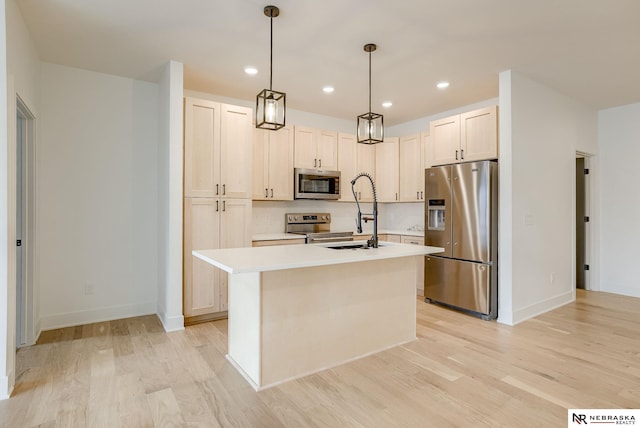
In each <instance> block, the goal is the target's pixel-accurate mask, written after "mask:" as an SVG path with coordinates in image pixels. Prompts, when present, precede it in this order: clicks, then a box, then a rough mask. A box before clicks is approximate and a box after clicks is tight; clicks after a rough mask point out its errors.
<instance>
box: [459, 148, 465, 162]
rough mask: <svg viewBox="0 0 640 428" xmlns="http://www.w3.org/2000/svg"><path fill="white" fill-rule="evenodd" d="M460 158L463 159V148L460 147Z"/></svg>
mask: <svg viewBox="0 0 640 428" xmlns="http://www.w3.org/2000/svg"><path fill="white" fill-rule="evenodd" d="M460 160H464V149H460Z"/></svg>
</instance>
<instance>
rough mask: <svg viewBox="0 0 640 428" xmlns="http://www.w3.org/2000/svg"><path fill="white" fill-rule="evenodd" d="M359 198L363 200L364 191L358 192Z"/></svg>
mask: <svg viewBox="0 0 640 428" xmlns="http://www.w3.org/2000/svg"><path fill="white" fill-rule="evenodd" d="M358 199H360V200H362V192H358Z"/></svg>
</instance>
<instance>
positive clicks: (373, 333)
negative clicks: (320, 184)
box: [193, 242, 442, 390]
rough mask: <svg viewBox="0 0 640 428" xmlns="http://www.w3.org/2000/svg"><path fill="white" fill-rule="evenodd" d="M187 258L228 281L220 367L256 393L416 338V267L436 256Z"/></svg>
mask: <svg viewBox="0 0 640 428" xmlns="http://www.w3.org/2000/svg"><path fill="white" fill-rule="evenodd" d="M337 244H338V243H331V244H315V245H305V244H299V245H284V246H276V247H253V248H230V249H216V250H201V251H194V252H193V254H194V256H196V257H198V258H200V259H202V260H204V261H206V262H207V263H210V264H212V265H214V266H216V267H218V268H220V269H223V270H225V271H226V272H228V273H229V294H228V295H229V320H228V340H229V346H228V354H227V360H228V361H229V362H230V363H231V364H232V365H233V366H234V367H235V368H236V369H237V370H238V372H239V373H240V374H241V375H242V376H243V377H244V378H245V379H246V380H247V382H249V384H250V385H251V386H252V387H253V388H254V389H255V390H261V389H265V388H268V387H271V386H275V385H278V384H281V383H283V382H286V381H289V380H292V379H296V378H299V377H302V376H307V375H309V374H312V373H315V372H318V371H321V370H325V369H328V368H331V367H334V366H337V365H340V364H343V363H345V362H348V361H351V360H354V359H357V358H361V357H363V356H367V355H370V354H373V353H376V352H379V351H382V350H385V349H388V348H391V347H394V346H398V345H401V344H403V343H406V342H409V341H412V340H415V338H416V295H415V283H416V268H417V266H418V264H417V263H418V262H419V261H420V259H421V257H422V256H423V255H425V254H431V253H437V252H441V251H442V249H441V248H435V247H425V246H417V245H407V244H397V243H388V242H382V246H381V247H380V248H377V249H358V250H352V249H348V250H335V249H330V248H326V246H328V245H337Z"/></svg>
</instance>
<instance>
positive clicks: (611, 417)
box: [567, 409, 640, 427]
mask: <svg viewBox="0 0 640 428" xmlns="http://www.w3.org/2000/svg"><path fill="white" fill-rule="evenodd" d="M567 416H568V417H569V420H568V426H569V427H578V426H585V425H590V424H596V426H602V425H635V424H636V421H637V420H638V418H640V409H569V410H568V411H567Z"/></svg>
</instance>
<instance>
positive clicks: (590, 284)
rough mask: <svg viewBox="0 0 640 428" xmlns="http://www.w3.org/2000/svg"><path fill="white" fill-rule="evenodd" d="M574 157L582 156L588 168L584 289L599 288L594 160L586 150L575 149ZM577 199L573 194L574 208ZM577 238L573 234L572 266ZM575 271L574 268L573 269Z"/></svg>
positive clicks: (585, 186) (585, 194) (586, 181)
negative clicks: (596, 270) (587, 268)
mask: <svg viewBox="0 0 640 428" xmlns="http://www.w3.org/2000/svg"><path fill="white" fill-rule="evenodd" d="M575 157H576V159H577V158H584V168H585V169H588V170H589V174H587V175H586V176H585V179H584V215H585V216H588V217H589V221H588V222H586V223H585V225H584V262H585V264H587V265H589V270H588V271H586V272H585V274H584V289H585V290H597V289H599V287H598V285H597V280H596V278H597V276H596V274H595V272H594V268H595V261H596V258H595V255H596V253H595V251H596V249H597V248H596V247H595V245H596V243H595V237H596V236H595V233H594V229H595V228H594V222H595V219H594V214H595V213H596V210H595V197H594V193H595V192H594V190H595V185H594V184H595V180H594V168H593V167H594V165H595V162H594V161H593V157H594V155H592V154H590V153H586V152H581V151H576V156H575ZM573 188H574V192H575V188H576V186H575V185H574V187H573ZM576 201H577V195H574V209H575V204H576ZM574 219H575V215H574ZM576 226H577V225H574V233H575V227H576ZM576 241H577V239H576V236H574V239H573V243H574V245H573V246H574V250H573V263H574V266H575V265H576V263H577V254H576V245H577V243H576ZM574 272H575V270H574ZM576 281H577V278H575V277H574V281H573V286H574V289H575V288H576Z"/></svg>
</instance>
